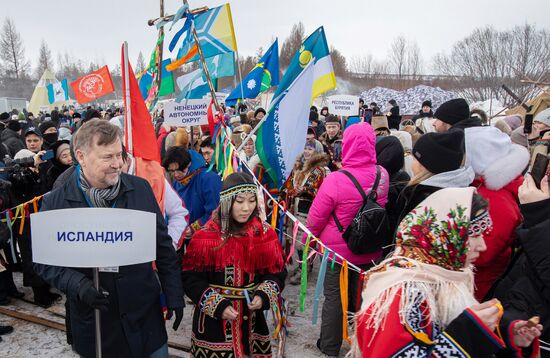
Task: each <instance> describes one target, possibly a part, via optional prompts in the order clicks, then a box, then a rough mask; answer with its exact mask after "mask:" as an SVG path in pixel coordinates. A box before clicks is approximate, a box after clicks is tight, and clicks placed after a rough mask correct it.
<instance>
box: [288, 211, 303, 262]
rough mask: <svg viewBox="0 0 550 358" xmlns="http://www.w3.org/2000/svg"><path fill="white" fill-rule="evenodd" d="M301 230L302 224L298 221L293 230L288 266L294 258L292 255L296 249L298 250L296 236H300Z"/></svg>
mask: <svg viewBox="0 0 550 358" xmlns="http://www.w3.org/2000/svg"><path fill="white" fill-rule="evenodd" d="M299 228H300V224H299V222H298V221H295V222H294V229H292V243H291V246H290V251H289V252H288V256H287V258H286V265H288V263H289V262H290V259H291V258H292V254H293V253H294V249H295V248H296V235H298V229H299Z"/></svg>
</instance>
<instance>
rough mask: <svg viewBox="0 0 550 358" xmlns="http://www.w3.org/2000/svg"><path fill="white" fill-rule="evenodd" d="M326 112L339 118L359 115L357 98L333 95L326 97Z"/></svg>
mask: <svg viewBox="0 0 550 358" xmlns="http://www.w3.org/2000/svg"><path fill="white" fill-rule="evenodd" d="M328 111H329V113H330V114H336V115H339V116H356V115H357V114H358V113H359V97H358V96H350V95H335V96H330V97H328Z"/></svg>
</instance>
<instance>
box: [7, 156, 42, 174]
mask: <svg viewBox="0 0 550 358" xmlns="http://www.w3.org/2000/svg"><path fill="white" fill-rule="evenodd" d="M4 163H5V164H6V166H5V167H4V168H0V173H16V172H21V171H23V170H24V169H25V168H32V167H34V158H33V157H29V158H21V159H11V158H10V157H8V156H6V158H4Z"/></svg>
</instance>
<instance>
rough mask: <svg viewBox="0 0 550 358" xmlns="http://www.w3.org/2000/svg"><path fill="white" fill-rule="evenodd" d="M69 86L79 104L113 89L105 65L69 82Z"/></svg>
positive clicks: (109, 74)
mask: <svg viewBox="0 0 550 358" xmlns="http://www.w3.org/2000/svg"><path fill="white" fill-rule="evenodd" d="M71 88H72V89H73V91H74V95H75V97H76V100H77V101H78V103H80V104H83V103H88V102H90V101H93V100H95V99H96V98H99V97H102V96H105V95H106V94H109V93H111V92H113V91H114V90H115V87H114V86H113V80H112V79H111V73H110V72H109V68H108V67H107V66H103V67H101V68H100V69H99V70H97V71H95V72H92V73H90V74H87V75H86V76H84V77H80V78H79V79H77V80H76V81H74V82H71Z"/></svg>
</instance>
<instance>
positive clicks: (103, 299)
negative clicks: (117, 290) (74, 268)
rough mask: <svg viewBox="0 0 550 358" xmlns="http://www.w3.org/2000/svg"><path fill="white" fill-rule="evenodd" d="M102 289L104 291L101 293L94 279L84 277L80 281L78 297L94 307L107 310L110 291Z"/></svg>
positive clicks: (103, 310) (102, 310)
mask: <svg viewBox="0 0 550 358" xmlns="http://www.w3.org/2000/svg"><path fill="white" fill-rule="evenodd" d="M100 290H101V288H100ZM101 291H102V292H101V293H99V292H98V291H97V290H96V289H95V287H94V284H93V282H92V280H90V279H88V278H84V279H82V281H81V282H80V288H79V289H78V298H79V299H80V300H81V301H82V302H84V303H86V304H87V305H89V306H91V307H92V308H95V309H98V310H100V311H101V312H107V311H108V309H109V307H108V306H109V299H107V295H108V293H107V292H105V291H103V290H101Z"/></svg>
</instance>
